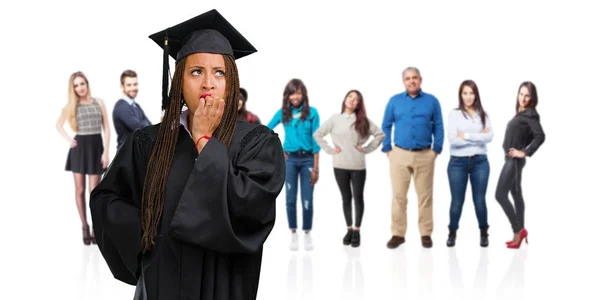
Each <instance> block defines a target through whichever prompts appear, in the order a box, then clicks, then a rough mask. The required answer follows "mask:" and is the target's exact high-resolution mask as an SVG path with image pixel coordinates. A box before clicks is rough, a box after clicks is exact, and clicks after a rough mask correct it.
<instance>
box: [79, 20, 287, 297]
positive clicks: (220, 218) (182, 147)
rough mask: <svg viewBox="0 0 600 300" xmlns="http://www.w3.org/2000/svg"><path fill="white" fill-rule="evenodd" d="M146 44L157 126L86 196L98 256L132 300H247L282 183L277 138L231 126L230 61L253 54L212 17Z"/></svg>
mask: <svg viewBox="0 0 600 300" xmlns="http://www.w3.org/2000/svg"><path fill="white" fill-rule="evenodd" d="M150 38H151V39H153V40H154V41H155V42H156V43H157V44H159V45H161V46H162V47H163V49H164V51H165V54H164V62H163V68H164V72H163V109H164V110H165V113H164V120H163V121H162V122H161V123H159V124H157V125H153V126H148V127H145V128H143V129H138V130H137V131H135V132H134V133H133V134H132V135H131V136H130V137H129V138H128V139H127V140H126V142H125V143H124V145H123V146H122V147H121V148H120V149H119V151H118V152H117V155H116V156H115V158H114V159H113V162H112V163H111V165H110V167H109V169H108V171H107V173H106V175H105V177H104V178H103V179H102V181H101V182H100V184H99V185H98V187H97V188H96V189H95V190H94V192H93V194H92V201H91V209H92V217H93V219H94V230H95V232H96V234H97V235H98V236H99V237H101V238H99V239H98V246H99V248H100V251H101V252H102V255H103V257H104V259H105V260H106V262H107V264H108V266H109V268H110V270H111V272H112V274H113V275H114V277H115V278H117V279H118V280H121V281H124V282H126V283H129V284H132V285H137V289H136V295H135V298H136V299H204V300H208V299H230V300H233V299H256V295H257V291H258V282H259V275H260V269H261V260H262V248H263V243H264V242H265V240H266V239H267V237H268V236H269V234H270V232H271V230H272V228H273V225H274V223H275V200H276V198H277V196H278V195H279V193H280V192H281V189H282V188H283V184H284V181H285V160H284V154H283V149H282V147H281V143H280V140H279V137H278V136H277V135H276V134H275V133H274V132H273V131H271V130H269V129H268V128H267V127H265V126H262V125H257V124H252V123H248V122H243V121H237V103H238V98H239V95H238V94H239V78H238V74H237V68H236V64H235V59H239V58H241V57H243V56H246V55H248V54H251V53H253V52H255V51H256V50H255V49H254V47H253V46H252V45H251V44H250V43H249V42H248V41H247V40H246V39H245V38H244V37H243V36H241V35H240V34H239V33H238V31H237V30H236V29H235V28H233V27H232V26H231V25H230V24H229V23H228V22H227V20H225V19H224V18H223V17H222V16H221V15H220V14H219V13H218V12H217V11H216V10H211V11H209V12H207V13H204V14H202V15H199V16H197V17H195V18H193V19H190V20H188V21H186V22H183V23H181V24H178V25H176V26H174V27H170V28H168V29H167V30H164V31H161V32H158V33H155V34H153V35H151V36H150ZM169 55H171V56H172V57H174V58H175V60H176V65H175V72H174V75H173V82H172V84H171V90H170V95H167V93H166V87H167V86H168V74H169V72H168V56H169ZM183 106H186V107H187V109H186V110H183V111H182V107H183Z"/></svg>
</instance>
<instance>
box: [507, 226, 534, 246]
mask: <svg viewBox="0 0 600 300" xmlns="http://www.w3.org/2000/svg"><path fill="white" fill-rule="evenodd" d="M527 236H528V233H527V230H526V229H525V228H523V229H521V233H520V234H519V240H518V241H517V242H516V243H513V242H510V243H508V244H506V247H507V248H510V249H519V248H520V247H521V242H523V239H525V243H527V244H529V240H527Z"/></svg>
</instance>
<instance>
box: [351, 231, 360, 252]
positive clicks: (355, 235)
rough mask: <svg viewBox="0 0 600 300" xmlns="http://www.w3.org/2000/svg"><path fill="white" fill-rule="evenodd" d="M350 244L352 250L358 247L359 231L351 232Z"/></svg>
mask: <svg viewBox="0 0 600 300" xmlns="http://www.w3.org/2000/svg"><path fill="white" fill-rule="evenodd" d="M351 243H352V247H354V248H356V247H358V246H360V230H354V231H353V232H352V239H351Z"/></svg>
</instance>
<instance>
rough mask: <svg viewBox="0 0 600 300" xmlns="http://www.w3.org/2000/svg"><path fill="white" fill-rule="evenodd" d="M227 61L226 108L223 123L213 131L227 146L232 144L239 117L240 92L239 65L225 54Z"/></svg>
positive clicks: (214, 135) (224, 57)
mask: <svg viewBox="0 0 600 300" xmlns="http://www.w3.org/2000/svg"><path fill="white" fill-rule="evenodd" d="M223 59H224V61H225V82H226V83H227V86H226V88H227V90H226V91H225V110H224V111H223V117H222V118H221V123H220V124H219V126H218V127H217V129H216V130H215V132H214V133H213V137H214V138H216V139H217V140H219V141H221V143H223V144H225V145H226V146H227V147H229V145H231V140H232V139H233V131H234V130H235V123H236V122H237V118H238V111H237V101H238V100H237V99H238V97H239V93H240V82H239V77H238V71H237V67H236V65H235V61H234V59H233V57H231V56H229V55H223Z"/></svg>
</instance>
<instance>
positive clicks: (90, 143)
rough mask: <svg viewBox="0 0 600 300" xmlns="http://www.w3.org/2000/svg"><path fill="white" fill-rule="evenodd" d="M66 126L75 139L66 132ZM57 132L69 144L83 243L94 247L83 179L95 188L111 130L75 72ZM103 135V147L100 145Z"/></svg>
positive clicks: (85, 81) (84, 79) (102, 110)
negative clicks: (86, 178)
mask: <svg viewBox="0 0 600 300" xmlns="http://www.w3.org/2000/svg"><path fill="white" fill-rule="evenodd" d="M65 122H68V123H69V126H70V127H71V129H72V130H73V131H74V132H75V136H74V137H71V136H70V135H69V134H68V133H67V132H66V131H65V130H64V124H65ZM56 130H58V132H59V133H60V135H62V137H63V138H64V139H65V140H66V141H67V142H68V143H69V145H70V147H71V148H70V149H69V154H68V156H67V164H66V167H65V170H66V171H70V172H73V178H74V179H75V201H76V204H77V210H78V211H79V218H80V219H81V225H82V230H83V243H84V244H85V245H90V244H91V243H94V244H95V243H96V239H95V237H94V235H93V233H91V234H90V227H89V225H88V222H87V215H86V204H85V176H86V175H87V176H88V183H89V192H90V193H91V192H92V190H93V189H94V188H95V187H96V185H98V183H99V182H100V176H101V175H102V173H103V172H104V171H105V170H106V168H107V166H108V149H109V141H110V128H109V126H108V117H107V114H106V107H105V106H104V102H103V101H102V100H100V99H98V98H94V97H92V96H91V92H90V88H89V82H88V79H87V77H86V76H85V75H84V74H83V73H82V72H75V73H73V74H71V77H70V78H69V98H68V103H67V105H66V106H65V107H64V108H63V110H62V112H61V114H60V117H59V118H58V121H57V122H56ZM102 133H104V144H103V141H102Z"/></svg>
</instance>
